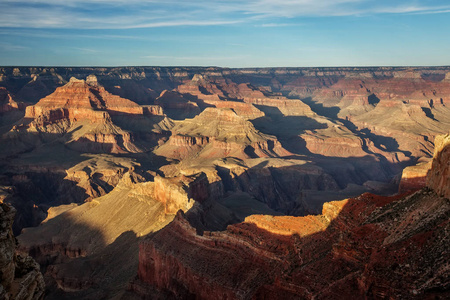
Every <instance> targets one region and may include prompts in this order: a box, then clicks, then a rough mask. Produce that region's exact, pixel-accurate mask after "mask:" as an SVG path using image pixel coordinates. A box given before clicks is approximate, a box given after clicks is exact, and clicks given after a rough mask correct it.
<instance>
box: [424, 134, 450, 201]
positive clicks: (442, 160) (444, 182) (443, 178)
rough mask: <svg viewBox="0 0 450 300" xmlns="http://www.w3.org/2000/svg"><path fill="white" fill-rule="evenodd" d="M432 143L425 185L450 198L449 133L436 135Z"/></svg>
mask: <svg viewBox="0 0 450 300" xmlns="http://www.w3.org/2000/svg"><path fill="white" fill-rule="evenodd" d="M434 144H435V148H434V159H433V164H432V166H431V169H430V172H429V174H428V177H427V185H428V186H429V187H430V188H432V189H433V190H435V191H436V193H438V194H439V195H441V196H443V197H446V198H450V163H449V162H450V135H449V134H447V135H443V136H437V137H436V139H435V141H434Z"/></svg>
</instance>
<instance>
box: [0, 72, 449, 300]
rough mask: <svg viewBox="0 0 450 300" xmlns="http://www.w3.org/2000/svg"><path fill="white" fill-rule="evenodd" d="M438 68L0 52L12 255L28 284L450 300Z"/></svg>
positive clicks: (77, 293)
mask: <svg viewBox="0 0 450 300" xmlns="http://www.w3.org/2000/svg"><path fill="white" fill-rule="evenodd" d="M449 78H450V68H448V67H416V68H404V67H373V68H249V69H228V68H215V67H210V68H203V67H123V68H63V67H58V68H57V67H55V68H47V67H46V68H44V67H43V68H39V67H0V105H1V106H0V143H1V145H2V147H1V148H0V158H1V160H0V162H1V163H0V189H1V191H2V198H1V203H2V209H3V210H4V211H5V214H4V215H3V214H2V224H3V222H4V224H5V225H4V226H3V225H2V228H5V230H6V231H5V232H7V233H6V234H5V235H2V236H5V237H6V236H7V237H8V240H7V246H8V247H9V248H8V249H9V250H8V251H9V252H8V253H10V254H9V256H8V257H9V259H10V258H12V257H13V256H14V255H16V257H19V256H20V257H28V256H31V257H33V259H34V260H35V262H34V261H33V262H31V258H26V259H25V260H27V262H28V263H29V264H31V265H32V266H33V267H32V268H31V267H27V268H28V269H27V270H29V271H30V272H34V273H32V274H33V275H32V276H34V277H33V278H34V279H33V282H36V284H34V285H33V286H35V287H34V290H33V289H32V288H29V289H28V291H29V293H30V294H34V295H35V296H34V297H35V298H36V299H39V297H43V286H44V281H45V297H46V299H98V298H108V299H110V298H114V299H298V298H301V299H312V298H315V299H319V298H320V299H325V298H337V299H346V298H348V297H357V298H368V299H384V298H392V299H404V298H408V299H409V298H413V299H423V298H424V297H425V298H433V297H434V298H438V299H439V297H441V298H446V297H448V296H449V286H448V283H449V269H448V262H447V261H446V257H448V256H449V253H448V250H447V249H446V245H448V242H449V241H448V240H449V236H448V229H449V228H448V217H449V213H450V206H449V202H448V198H449V197H450V192H449V186H450V182H449V180H450V179H449V178H450V176H449V165H448V162H449V160H450V157H449V149H450V147H449V141H450V140H449V137H448V133H449V132H450V80H449ZM11 206H13V207H14V208H11ZM10 210H11V211H14V213H11V212H10ZM13 219H14V223H12V220H13ZM3 220H5V221H3ZM13 234H14V235H15V236H17V241H18V246H17V249H15V246H13V244H15V243H13V242H12V241H13V239H14V238H13ZM8 243H9V244H8ZM5 253H6V252H5ZM13 253H16V254H13ZM13 260H14V261H15V263H16V264H18V263H19V260H18V259H13ZM2 263H3V262H2ZM38 264H39V265H40V271H39V267H38ZM2 266H3V264H2ZM4 266H6V267H5V268H7V269H8V271H7V272H6V271H5V273H2V274H6V273H8V274H9V275H8V276H9V277H8V278H9V279H8V283H4V281H2V286H4V287H6V290H8V289H10V287H11V286H12V285H11V283H10V282H11V280H12V279H11V278H15V277H14V276H15V275H14V276H13V275H11V274H13V273H14V272H12V271H11V270H12V269H13V267H12V266H13V263H11V261H10V260H9V261H8V262H7V263H6V264H5V265H4ZM2 268H3V267H2ZM15 268H16V270H17V268H18V267H17V266H16V267H15ZM31 270H32V271H31ZM2 272H3V271H2ZM40 272H41V273H42V275H40V274H41V273H40ZM16 273H17V274H23V272H22V271H16ZM27 276H28V275H27ZM30 276H31V275H30ZM40 276H41V277H40ZM16 277H17V276H16ZM30 278H31V277H30ZM2 280H3V279H2ZM30 280H31V279H30ZM30 282H31V281H30ZM2 291H3V290H2ZM2 291H0V293H2ZM11 299H21V298H20V297H18V296H12V298H11Z"/></svg>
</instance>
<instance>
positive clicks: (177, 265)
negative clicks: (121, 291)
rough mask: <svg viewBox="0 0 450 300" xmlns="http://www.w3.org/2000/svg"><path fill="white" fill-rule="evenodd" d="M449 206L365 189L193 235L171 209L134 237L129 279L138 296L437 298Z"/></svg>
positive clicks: (443, 288)
mask: <svg viewBox="0 0 450 300" xmlns="http://www.w3.org/2000/svg"><path fill="white" fill-rule="evenodd" d="M449 210H450V205H449V203H448V201H447V200H446V199H444V198H440V197H438V196H437V195H436V194H434V193H433V192H425V193H424V194H422V193H420V194H417V195H414V196H409V197H407V198H402V199H398V198H397V199H396V198H383V197H376V196H373V195H369V194H365V195H363V196H361V197H358V198H357V199H350V200H346V201H338V202H332V203H329V204H326V205H324V209H323V213H322V215H319V216H309V217H302V218H294V217H272V216H251V217H248V218H247V219H246V220H245V222H243V223H240V224H237V225H233V226H229V227H228V228H227V231H225V232H204V233H203V235H198V233H197V232H196V231H195V229H194V228H192V227H191V226H190V225H189V223H188V222H187V221H186V220H185V219H184V218H183V215H182V214H178V215H177V217H176V219H175V220H174V221H173V222H172V223H171V224H170V225H169V226H168V227H166V228H164V229H163V230H161V231H160V232H158V233H156V234H154V235H152V236H151V237H150V238H149V240H147V241H145V242H144V243H141V245H140V254H139V271H138V281H137V282H138V283H141V287H142V284H144V286H146V287H147V290H145V289H142V288H140V289H139V291H138V293H141V295H142V296H144V295H145V293H146V292H148V291H149V290H152V289H156V290H157V291H159V292H161V293H168V294H171V295H172V296H173V297H175V298H179V299H185V298H187V297H188V295H190V297H196V298H198V299H252V298H257V299H260V298H266V297H269V298H273V297H275V298H279V297H280V296H281V297H282V298H283V299H298V298H304V299H312V298H320V299H327V298H329V297H333V298H335V299H346V298H348V297H350V295H352V296H353V297H355V296H356V297H380V296H383V297H393V298H416V299H420V298H423V297H432V296H437V297H439V296H442V297H445V295H448V286H447V283H446V282H448V270H447V268H448V267H446V264H445V259H444V257H445V255H448V250H446V247H445V244H446V241H448V239H449V236H448V233H446V229H445V228H448V225H446V217H445V216H446V214H448V213H449ZM411 218H413V219H411ZM442 226H443V227H442ZM400 228H402V230H399V229H400ZM431 232H434V234H435V235H436V236H435V237H431ZM175 244H176V245H177V247H175V246H174V245H175ZM177 249H183V250H182V251H178V250H177ZM388 251H394V252H395V253H396V255H395V256H392V255H387V253H389V252H388ZM443 254H444V255H443ZM424 255H425V257H424ZM420 258H422V259H420ZM436 269H438V270H440V271H439V272H437V273H434V271H433V270H436ZM444 274H447V275H444ZM134 286H136V284H132V285H131V287H130V288H131V289H133V288H134ZM136 290H137V289H136ZM446 293H447V294H446Z"/></svg>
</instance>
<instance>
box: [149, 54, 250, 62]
mask: <svg viewBox="0 0 450 300" xmlns="http://www.w3.org/2000/svg"><path fill="white" fill-rule="evenodd" d="M246 57H248V56H247V55H236V56H201V55H199V56H171V55H145V56H142V57H141V58H144V59H150V60H162V59H164V60H176V61H188V62H190V61H199V62H201V61H230V60H238V59H243V58H246Z"/></svg>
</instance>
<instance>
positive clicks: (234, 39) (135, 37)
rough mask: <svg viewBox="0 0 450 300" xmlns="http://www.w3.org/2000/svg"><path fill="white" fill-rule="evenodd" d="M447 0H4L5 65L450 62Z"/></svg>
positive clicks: (0, 11) (1, 61) (0, 36)
mask: <svg viewBox="0 0 450 300" xmlns="http://www.w3.org/2000/svg"><path fill="white" fill-rule="evenodd" d="M449 33H450V1H448V0H446V1H444V0H434V1H432V0H412V1H406V0H389V1H388V0H285V1H276V0H250V1H235V0H229V1H225V0H209V1H205V0H196V1H181V0H165V1H156V0H149V1H146V0H141V1H139V0H127V1H125V0H91V1H75V0H66V1H61V0H33V1H21V0H1V1H0V65H3V66H5V65H26V66H222V67H309V66H381V65H383V66H405V65H407V66H419V65H450V38H449Z"/></svg>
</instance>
